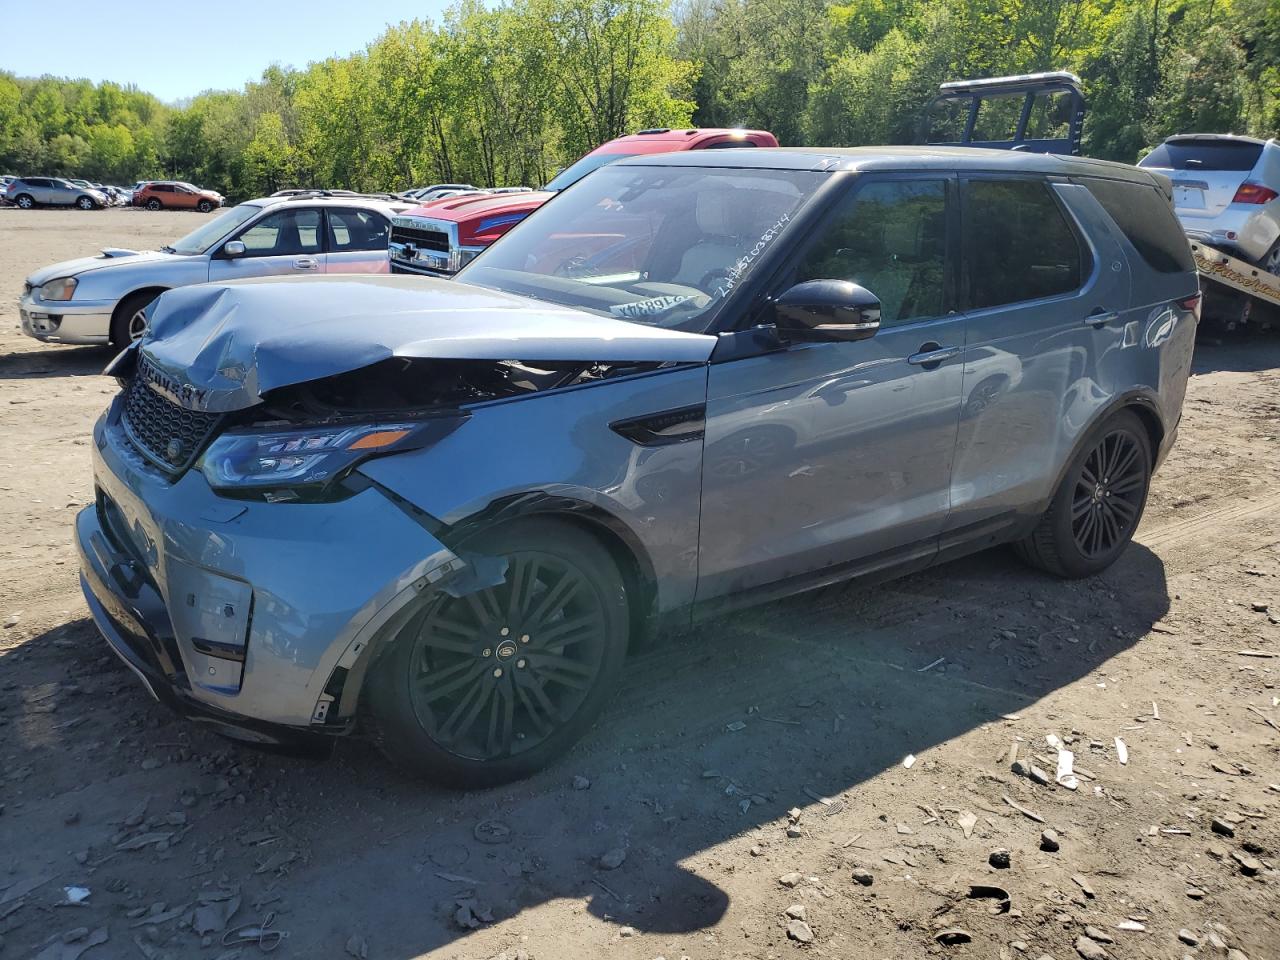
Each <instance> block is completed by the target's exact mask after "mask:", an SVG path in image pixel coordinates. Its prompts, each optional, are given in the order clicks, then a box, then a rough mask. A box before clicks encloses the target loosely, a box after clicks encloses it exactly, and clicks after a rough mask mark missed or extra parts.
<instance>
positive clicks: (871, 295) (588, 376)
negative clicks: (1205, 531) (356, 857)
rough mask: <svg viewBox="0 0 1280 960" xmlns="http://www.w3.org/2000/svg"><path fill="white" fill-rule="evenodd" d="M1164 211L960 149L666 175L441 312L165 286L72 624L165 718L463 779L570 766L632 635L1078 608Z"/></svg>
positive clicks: (580, 221)
mask: <svg viewBox="0 0 1280 960" xmlns="http://www.w3.org/2000/svg"><path fill="white" fill-rule="evenodd" d="M1169 192H1170V187H1169V182H1168V181H1167V180H1165V179H1164V178H1162V177H1158V176H1153V175H1151V174H1149V173H1146V172H1144V171H1141V170H1138V169H1136V168H1133V167H1127V166H1120V165H1114V164H1108V163H1102V162H1095V161H1087V160H1081V159H1074V158H1066V157H1055V156H1045V155H1026V154H1020V153H1012V152H1002V151H984V150H975V149H964V148H959V149H955V148H929V149H926V150H913V149H910V148H903V149H898V148H864V149H857V150H769V149H754V150H749V151H747V150H725V151H701V152H697V153H683V154H670V155H656V156H647V157H642V158H635V159H631V160H625V161H621V162H619V163H617V164H613V165H610V166H607V167H604V168H602V169H600V170H598V171H596V172H595V173H593V174H591V175H590V176H589V177H587V178H585V179H584V180H583V181H582V182H580V183H578V184H576V185H575V186H574V187H573V188H572V189H571V190H566V191H564V192H563V193H562V194H560V195H559V196H557V197H556V198H555V199H554V200H552V201H551V202H550V203H548V204H547V205H546V206H544V207H542V208H541V209H539V210H538V211H537V212H536V213H534V214H533V215H532V216H531V217H529V218H528V219H527V220H526V221H524V222H523V223H521V224H520V225H519V226H517V227H516V228H515V229H514V230H513V231H512V232H511V233H510V234H509V235H508V236H506V237H505V238H504V239H503V240H502V241H501V242H499V243H497V244H495V245H494V246H493V247H491V248H490V249H488V250H487V251H486V252H484V253H483V254H482V255H481V256H479V257H478V258H477V259H476V260H475V261H474V262H473V263H471V264H470V265H469V266H468V267H467V268H466V269H465V270H463V271H462V272H461V273H460V274H459V276H458V278H457V280H455V281H443V280H433V279H428V278H420V277H409V276H388V277H333V276H329V277H320V278H316V279H314V280H308V281H295V280H285V279H276V280H264V281H251V282H245V283H236V284H208V285H204V286H198V287H187V288H184V289H180V290H173V291H170V292H168V293H166V294H164V295H163V296H162V297H161V298H160V300H159V301H158V303H157V304H156V306H155V308H154V311H153V314H152V317H151V323H150V326H149V329H148V330H147V332H146V333H145V334H144V336H143V338H142V339H141V341H140V342H138V343H136V344H135V345H134V346H133V347H132V348H130V349H129V350H127V351H125V352H124V353H122V354H121V355H120V356H119V357H118V358H117V359H116V361H114V363H113V366H112V368H111V369H110V371H109V372H111V373H113V374H114V375H115V376H116V377H118V378H119V380H120V382H121V384H122V390H121V392H120V394H119V395H118V396H117V397H116V398H115V400H114V401H113V402H112V403H111V405H110V408H109V409H108V410H107V411H106V413H105V414H104V415H103V416H102V418H101V419H100V420H99V422H98V424H97V425H96V427H95V429H94V444H93V454H94V475H95V482H96V487H97V497H96V502H95V504H94V505H93V506H92V507H89V508H87V509H85V510H84V511H83V512H81V514H80V515H79V518H78V521H77V524H78V530H77V536H78V541H79V546H80V553H81V562H82V576H83V585H84V591H85V595H86V597H87V599H88V603H89V606H90V608H91V610H92V613H93V616H94V618H95V619H96V621H97V623H98V625H99V627H100V628H101V630H102V633H103V634H104V635H105V637H106V638H107V641H108V642H109V643H110V645H111V646H112V647H113V648H114V649H115V651H116V652H117V653H118V654H119V655H120V656H121V657H122V658H123V659H124V660H125V661H126V662H127V663H128V664H129V665H130V666H131V667H132V668H133V669H134V670H135V671H136V672H137V674H138V675H139V677H140V678H141V679H142V681H143V682H144V683H145V684H146V685H147V687H148V688H149V689H150V690H151V692H152V693H153V694H154V695H155V696H157V697H159V698H161V699H163V700H164V701H166V702H168V703H170V704H171V705H173V706H174V707H176V708H177V709H178V710H179V711H181V712H182V713H184V714H186V715H188V716H190V717H192V718H195V719H197V720H199V721H202V722H205V723H209V724H213V725H215V726H216V727H217V728H218V729H220V730H221V731H223V732H225V733H227V734H229V735H232V736H239V737H243V738H247V739H256V740H262V741H271V742H288V741H291V740H295V739H308V738H314V737H317V736H332V735H336V734H344V733H348V732H352V731H354V730H361V731H366V732H367V733H368V734H369V735H370V736H371V737H372V738H373V740H375V741H376V742H377V743H378V744H379V745H380V746H381V747H382V749H383V750H384V751H385V752H386V753H387V754H388V755H389V756H390V757H391V758H392V759H393V760H394V761H395V762H396V763H397V764H399V765H400V766H402V767H404V768H407V769H409V770H411V771H414V772H417V773H420V774H422V775H425V776H428V777H431V778H435V779H437V780H442V781H446V782H449V783H454V784H467V785H474V784H485V783H495V782H500V781H504V780H509V779H511V778H515V777H520V776H523V775H526V774H528V773H530V772H531V771H533V770H536V769H538V768H539V767H541V766H543V765H545V764H546V763H548V762H550V761H551V760H552V759H553V758H555V757H556V756H557V755H558V754H560V753H561V752H562V751H564V750H565V749H566V748H567V747H568V746H569V745H570V744H571V743H572V742H573V741H574V740H575V739H576V738H577V737H579V736H580V735H581V734H582V733H583V731H584V730H585V729H586V728H587V726H588V725H589V724H590V723H591V721H592V719H593V718H594V717H595V716H596V715H597V713H598V712H599V711H600V710H601V708H602V707H603V705H604V704H605V703H606V701H607V700H608V699H609V697H610V691H611V688H612V686H613V684H614V681H615V680H616V679H617V677H618V675H619V672H620V670H621V668H622V664H623V660H624V657H625V655H626V652H627V648H628V645H629V644H630V643H631V642H633V641H634V640H635V639H636V638H637V637H638V636H639V635H641V634H642V633H644V632H645V631H650V630H655V629H667V628H671V627H674V626H684V625H688V624H689V623H691V622H692V621H694V620H696V619H698V618H700V617H705V616H708V615H711V614H714V613H716V612H717V611H723V610H726V609H728V608H732V607H735V606H740V605H743V604H748V603H756V602H760V601H762V600H767V599H769V598H771V597H777V596H781V595H784V594H788V593H793V592H797V591H802V590H805V589H808V588H812V587H815V586H819V585H823V584H828V583H831V582H833V581H837V580H841V579H844V578H851V577H859V576H863V575H869V574H874V575H876V576H884V575H886V574H891V573H902V572H907V571H913V570H919V569H920V568H922V567H925V566H927V565H929V564H934V563H938V562H940V561H943V560H948V559H951V558H954V557H958V556H961V555H964V554H966V553H970V552H972V551H975V550H981V549H984V548H987V547H991V546H994V545H997V544H1006V543H1007V544H1014V545H1016V547H1017V549H1018V551H1019V552H1020V553H1021V555H1022V556H1023V557H1024V558H1026V560H1028V561H1029V562H1030V563H1032V564H1034V565H1036V566H1037V567H1040V568H1041V569H1043V570H1046V571H1049V572H1050V573H1052V574H1055V575H1058V576H1063V577H1085V576H1089V575H1092V574H1096V573H1098V572H1099V571H1101V570H1103V569H1104V568H1106V567H1107V566H1108V565H1109V564H1111V563H1112V562H1113V561H1114V560H1115V559H1116V558H1117V556H1119V554H1120V553H1121V552H1122V551H1123V550H1124V549H1125V547H1126V545H1127V544H1128V542H1129V540H1130V537H1131V536H1132V534H1133V532H1134V529H1135V527H1136V526H1137V524H1138V521H1139V518H1140V517H1141V515H1142V510H1143V506H1144V504H1145V501H1146V497H1147V490H1148V486H1149V484H1150V482H1151V476H1152V472H1153V471H1154V470H1155V469H1156V467H1157V465H1158V464H1159V463H1160V462H1161V459H1162V458H1163V457H1164V455H1165V454H1166V453H1167V451H1168V450H1169V448H1170V446H1171V445H1172V444H1173V442H1174V436H1175V434H1176V431H1177V427H1178V421H1179V417H1180V412H1181V407H1182V401H1183V393H1184V390H1185V387H1186V382H1187V375H1188V371H1189V367H1190V363H1191V355H1192V347H1193V340H1194V337H1195V330H1196V324H1197V320H1198V313H1199V293H1198V286H1197V279H1196V273H1195V268H1194V266H1193V264H1192V260H1191V255H1190V251H1189V249H1188V246H1187V243H1186V240H1185V238H1184V236H1183V234H1182V232H1181V230H1180V229H1179V227H1178V223H1177V220H1176V219H1175V218H1174V215H1173V212H1172V208H1171V206H1170V199H1169Z"/></svg>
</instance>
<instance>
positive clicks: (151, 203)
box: [147, 197, 160, 210]
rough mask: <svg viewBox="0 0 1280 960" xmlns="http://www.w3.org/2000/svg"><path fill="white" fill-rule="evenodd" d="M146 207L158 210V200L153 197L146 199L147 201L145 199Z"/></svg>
mask: <svg viewBox="0 0 1280 960" xmlns="http://www.w3.org/2000/svg"><path fill="white" fill-rule="evenodd" d="M147 209H148V210H159V209H160V201H159V200H157V199H156V198H155V197H152V198H151V199H150V200H148V201H147Z"/></svg>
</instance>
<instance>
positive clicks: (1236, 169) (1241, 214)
mask: <svg viewBox="0 0 1280 960" xmlns="http://www.w3.org/2000/svg"><path fill="white" fill-rule="evenodd" d="M1138 166H1140V167H1142V168H1143V169H1146V170H1156V171H1159V172H1160V173H1163V174H1165V175H1166V176H1168V177H1169V178H1170V179H1172V180H1173V204H1174V209H1175V211H1176V212H1177V214H1178V219H1179V220H1180V221H1182V226H1183V229H1185V230H1186V232H1187V236H1189V237H1191V238H1192V239H1193V240H1197V241H1200V242H1201V243H1207V244H1209V245H1210V246H1213V247H1219V248H1221V249H1223V250H1225V251H1227V252H1228V253H1233V254H1235V255H1236V256H1239V257H1243V258H1244V259H1245V260H1248V261H1249V262H1250V263H1252V264H1255V265H1256V266H1259V267H1261V268H1262V269H1264V270H1266V271H1267V272H1268V273H1273V274H1277V275H1280V143H1277V142H1276V141H1275V140H1274V139H1272V140H1259V139H1257V138H1256V137H1238V136H1232V135H1227V134H1220V133H1191V134H1180V135H1178V136H1176V137H1169V138H1168V139H1166V140H1165V141H1164V143H1162V144H1160V145H1159V146H1158V147H1156V148H1155V149H1154V150H1152V151H1151V152H1150V153H1149V154H1147V155H1146V156H1145V157H1143V158H1142V159H1141V160H1139V161H1138Z"/></svg>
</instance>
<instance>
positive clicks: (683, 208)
mask: <svg viewBox="0 0 1280 960" xmlns="http://www.w3.org/2000/svg"><path fill="white" fill-rule="evenodd" d="M825 176H826V175H825V174H822V173H816V172H812V171H796V170H743V169H734V168H726V167H632V166H625V167H607V168H605V169H604V170H600V171H597V172H596V173H593V174H592V175H591V176H590V177H588V178H587V179H585V180H583V181H582V183H580V184H579V185H578V186H577V187H575V188H574V189H573V190H571V191H569V192H568V193H565V194H562V195H561V196H559V197H556V198H555V199H554V200H553V201H551V202H550V203H548V204H547V205H545V206H543V207H542V208H540V209H539V210H538V211H537V212H536V213H534V214H533V215H532V216H530V217H529V218H528V219H527V220H525V221H524V222H523V223H521V224H519V225H518V226H516V227H515V228H514V229H512V231H511V232H510V233H509V234H507V236H506V237H504V238H503V240H502V242H501V243H498V244H494V245H493V246H492V247H490V248H489V249H488V250H486V251H485V252H484V253H482V254H481V255H480V256H479V257H478V258H477V259H476V260H475V261H474V262H473V263H472V264H470V265H469V266H467V267H466V268H465V269H464V270H463V271H462V272H461V273H460V274H459V275H458V279H459V280H462V281H464V282H466V283H473V284H476V285H478V286H482V287H491V288H493V289H497V290H503V291H506V292H509V293H515V294H520V295H523V296H527V297H533V298H534V299H538V300H547V301H550V302H551V303H556V304H561V305H563V306H569V307H578V308H581V309H585V310H588V311H591V312H593V313H598V314H600V315H602V316H607V317H614V318H618V319H623V320H633V321H635V322H636V323H644V324H649V325H652V326H660V327H668V328H672V329H681V330H691V331H700V330H705V329H707V327H708V326H709V325H710V322H711V320H712V317H713V315H714V313H715V311H716V310H718V309H719V307H720V305H721V304H722V303H723V301H724V299H725V298H726V297H727V296H728V295H729V293H730V292H732V290H733V289H734V288H735V287H736V286H737V285H738V284H739V283H741V282H742V280H743V278H744V277H746V276H747V274H748V273H749V272H750V271H751V269H752V267H753V266H754V265H755V263H756V262H757V260H758V259H759V258H760V256H761V255H762V254H763V253H764V252H765V251H766V250H767V249H768V248H769V247H770V246H771V245H772V244H773V243H774V242H775V241H776V240H777V238H778V236H779V235H780V234H781V233H783V232H784V231H785V229H786V227H787V225H788V224H789V223H790V222H791V221H792V219H793V218H794V217H795V215H796V213H797V211H798V210H799V208H800V207H801V205H802V204H803V203H804V202H805V201H806V200H807V199H808V198H809V197H810V196H811V195H812V194H813V193H814V191H815V190H817V188H818V187H819V185H820V184H821V183H822V182H823V179H824V177H825Z"/></svg>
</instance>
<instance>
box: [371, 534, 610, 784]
mask: <svg viewBox="0 0 1280 960" xmlns="http://www.w3.org/2000/svg"><path fill="white" fill-rule="evenodd" d="M466 550H467V552H468V553H472V552H474V553H476V554H478V555H481V556H502V557H505V558H506V559H507V562H508V566H507V578H506V581H505V582H504V583H503V584H501V585H499V586H497V587H493V588H489V589H485V590H479V591H476V592H473V593H471V594H469V595H468V596H465V597H461V598H454V597H449V596H447V595H446V594H443V593H435V594H433V595H430V596H427V597H424V599H423V602H422V607H421V609H420V610H418V611H416V612H415V614H414V615H413V617H412V619H411V620H410V621H409V622H408V624H407V625H406V626H405V627H403V628H402V629H401V630H400V632H399V633H398V634H397V635H396V636H395V637H394V638H393V639H392V640H391V641H390V643H389V645H388V646H387V648H386V649H384V650H383V651H382V654H381V656H379V657H378V659H377V660H376V661H375V662H374V663H373V665H372V666H371V668H370V672H369V678H368V682H367V684H366V686H365V690H364V708H365V718H366V720H367V722H368V726H369V728H370V730H371V733H372V735H373V738H374V741H375V742H376V743H377V745H378V747H379V748H380V749H381V750H382V752H383V753H384V754H385V755H386V756H387V757H388V758H389V759H390V760H391V762H392V763H393V764H395V765H396V766H397V767H399V768H400V769H401V770H403V771H405V772H406V773H409V774H411V775H414V776H418V777H422V778H425V779H428V780H432V781H435V782H437V783H443V784H446V785H449V786H454V787H485V786H494V785H496V784H500V783H507V782H509V781H511V780H517V779H520V778H521V777H526V776H529V775H530V774H532V773H534V772H535V771H537V770H539V769H541V768H542V767H544V766H546V765H547V764H548V763H550V762H551V761H553V760H555V759H556V758H557V757H559V756H560V755H561V754H563V753H564V752H565V751H566V750H568V749H569V747H571V746H572V745H573V744H574V742H575V741H577V740H578V738H579V737H581V736H582V734H583V733H585V732H586V730H587V729H588V728H589V727H590V726H591V724H592V722H593V721H594V720H595V718H596V717H597V715H599V713H600V711H601V709H602V708H603V707H604V705H605V703H606V702H607V700H608V698H609V695H610V693H611V692H612V690H613V687H614V686H615V684H616V682H617V679H618V676H619V674H620V673H621V670H622V664H623V660H624V659H625V657H626V651H627V642H628V639H629V633H630V629H629V623H630V616H629V610H628V605H627V593H626V588H625V585H624V583H623V579H622V576H621V574H620V573H619V571H618V566H617V564H616V563H615V562H614V560H613V557H612V556H611V555H610V554H609V551H608V550H607V549H606V548H605V547H604V546H603V545H602V544H601V543H600V542H599V541H598V540H596V539H595V538H594V537H592V536H591V535H590V534H588V533H585V532H584V531H582V530H581V529H579V528H578V527H576V526H572V525H570V524H567V523H564V522H562V521H557V520H553V519H531V520H523V521H517V522H515V523H512V524H509V525H507V526H504V527H502V528H500V529H498V530H495V531H491V532H488V533H484V534H480V535H477V536H476V537H475V538H474V539H473V540H471V541H468V543H467V544H466ZM571 585H572V586H571ZM513 592H515V593H517V594H518V596H517V597H513V596H512V593H513ZM562 594H564V596H563V602H561V595H562ZM548 603H550V604H552V606H551V607H550V608H547V609H544V608H545V607H546V604H548ZM504 611H505V612H504ZM513 611H514V612H513ZM540 635H541V636H540ZM566 639H567V640H568V642H565V641H566ZM432 674H435V676H436V677H438V678H439V679H435V680H432Z"/></svg>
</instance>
